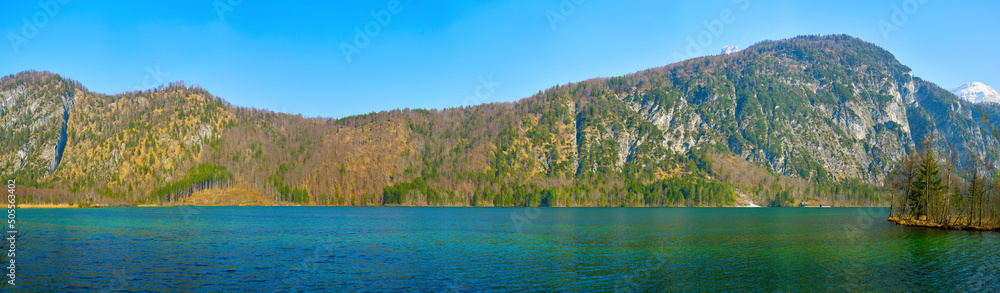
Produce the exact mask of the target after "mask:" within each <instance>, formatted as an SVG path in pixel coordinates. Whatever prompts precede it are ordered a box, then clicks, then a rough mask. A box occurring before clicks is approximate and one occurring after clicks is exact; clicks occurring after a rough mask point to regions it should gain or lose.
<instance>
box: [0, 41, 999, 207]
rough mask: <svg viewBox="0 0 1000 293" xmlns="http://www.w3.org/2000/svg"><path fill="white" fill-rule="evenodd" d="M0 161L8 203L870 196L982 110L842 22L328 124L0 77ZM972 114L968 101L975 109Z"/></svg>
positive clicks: (203, 94)
mask: <svg viewBox="0 0 1000 293" xmlns="http://www.w3.org/2000/svg"><path fill="white" fill-rule="evenodd" d="M0 98H2V99H0V102H2V104H0V121H2V128H3V132H2V133H0V167H2V169H0V170H2V173H3V174H4V175H5V176H8V177H11V176H13V177H14V178H17V180H18V184H19V185H21V186H22V189H21V190H22V191H21V192H23V193H24V194H26V197H25V199H24V200H26V201H27V202H77V203H79V202H91V201H93V202H96V203H104V204H135V203H165V204H171V203H172V204H184V203H193V202H196V203H205V202H209V203H212V202H216V203H218V202H229V203H232V202H239V203H249V204H272V203H277V204H282V203H296V204H318V205H396V204H399V205H455V206H468V205H475V206H673V205H682V206H706V205H707V206H718V205H745V204H749V203H756V204H760V205H765V206H774V205H789V204H794V203H796V202H799V201H809V202H813V203H817V202H827V203H835V204H838V205H880V204H884V198H885V197H884V196H883V195H881V194H880V192H879V191H878V189H877V188H874V187H873V186H877V185H879V184H881V182H882V181H884V179H885V177H886V170H887V169H888V168H890V166H891V165H892V162H893V160H895V159H896V158H898V157H900V156H902V155H905V154H908V153H910V152H912V151H919V150H921V149H922V148H923V147H924V145H925V144H923V143H922V142H923V141H928V142H929V144H926V145H927V146H930V147H933V148H935V149H937V150H941V151H954V152H955V154H956V156H957V157H959V159H960V160H962V159H968V157H970V156H977V157H983V156H985V154H986V153H987V150H989V149H991V148H994V147H996V146H997V141H996V140H995V139H993V138H992V137H991V136H989V135H985V134H984V132H983V131H982V130H983V129H984V128H983V125H982V123H981V122H979V121H980V117H981V116H980V115H982V113H986V114H990V116H988V117H989V118H990V121H991V122H992V123H993V124H994V125H997V124H998V122H1000V121H994V120H996V119H997V117H1000V115H997V114H1000V107H997V106H992V105H990V104H985V105H981V104H975V105H973V104H972V103H970V102H968V101H964V100H961V99H959V98H958V97H957V96H955V95H954V94H952V93H950V92H948V91H946V90H944V89H941V88H940V87H938V86H936V85H934V84H933V83H931V82H928V81H924V80H922V79H920V78H917V77H914V76H913V75H912V73H911V71H910V69H909V68H908V67H906V66H904V65H902V64H900V63H899V62H898V61H897V60H896V59H895V57H894V56H893V55H892V54H891V53H889V52H887V51H885V50H883V49H881V48H879V47H877V46H875V45H873V44H871V43H867V42H864V41H862V40H859V39H856V38H853V37H850V36H845V35H833V36H802V37H796V38H791V39H786V40H778V41H763V42H760V43H757V44H754V45H753V46H750V47H748V48H746V49H744V50H741V51H736V52H734V53H731V54H726V55H716V56H707V57H700V58H694V59H690V60H686V61H682V62H678V63H674V64H670V65H667V66H664V67H658V68H652V69H648V70H644V71H640V72H636V73H633V74H629V75H625V76H619V77H611V78H595V79H590V80H586V81H581V82H577V83H570V84H565V85H559V86H555V87H552V88H549V89H547V90H545V91H539V92H538V93H537V94H535V95H533V96H531V97H527V98H524V99H522V100H520V101H517V102H514V103H492V104H484V105H478V106H472V107H461V108H450V109H442V110H423V109H402V110H391V111H382V112H378V113H370V114H365V115H358V116H352V117H345V118H341V119H332V118H304V117H302V116H301V115H289V114H283V113H275V112H271V111H267V110H260V109H253V108H244V107H238V106H234V105H231V104H229V103H227V102H225V101H223V100H222V99H220V98H218V97H215V96H213V95H212V94H211V93H209V92H208V91H207V90H205V89H202V88H200V87H197V86H188V85H185V84H183V83H171V84H170V85H168V86H163V87H160V88H157V89H153V90H147V91H137V92H129V93H124V94H117V95H107V94H100V93H94V92H91V91H89V90H87V89H86V88H85V87H84V86H83V85H81V84H80V83H78V82H76V81H73V80H70V79H67V78H64V77H62V76H60V75H57V74H52V73H48V72H36V71H28V72H21V73H18V74H14V75H9V76H6V77H3V78H2V79H0ZM979 108H982V111H983V112H982V113H980V111H978V109H979Z"/></svg>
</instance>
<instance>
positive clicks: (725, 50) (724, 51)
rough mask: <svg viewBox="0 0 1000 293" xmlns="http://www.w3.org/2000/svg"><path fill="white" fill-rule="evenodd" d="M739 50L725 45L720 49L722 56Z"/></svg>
mask: <svg viewBox="0 0 1000 293" xmlns="http://www.w3.org/2000/svg"><path fill="white" fill-rule="evenodd" d="M739 50H740V48H737V47H736V46H734V45H726V46H725V47H722V54H732V53H735V52H736V51H739Z"/></svg>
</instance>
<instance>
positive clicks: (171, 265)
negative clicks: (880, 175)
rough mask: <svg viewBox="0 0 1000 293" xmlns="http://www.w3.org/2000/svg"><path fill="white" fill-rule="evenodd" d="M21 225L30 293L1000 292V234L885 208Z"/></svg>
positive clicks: (38, 217)
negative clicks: (892, 214) (917, 223)
mask: <svg viewBox="0 0 1000 293" xmlns="http://www.w3.org/2000/svg"><path fill="white" fill-rule="evenodd" d="M192 211H193V212H192ZM21 212H22V217H23V219H24V221H25V223H24V224H23V226H22V227H23V228H22V229H23V230H25V231H29V233H30V234H29V235H30V238H25V239H24V240H23V241H24V244H23V246H20V247H19V249H23V250H21V251H22V253H19V254H18V258H17V261H18V263H20V264H23V265H22V267H20V269H19V273H20V274H19V279H20V280H19V282H20V283H19V284H18V287H17V288H18V289H21V290H27V291H74V292H75V291H119V292H123V291H148V290H152V291H171V292H172V291H409V290H420V291H436V292H440V291H457V292H460V291H507V290H513V289H526V290H530V291H561V290H566V291H579V290H602V291H606V290H615V291H649V290H658V291H661V290H669V291H705V290H711V291H740V290H751V291H761V290H763V291H802V290H829V291H842V290H851V291H928V290H934V291H952V290H954V289H955V288H964V289H968V290H986V291H997V290H1000V280H998V277H1000V273H998V267H1000V266H998V265H1000V258H998V257H996V254H997V252H1000V241H998V240H1000V236H998V235H997V234H998V233H992V232H967V231H939V230H929V229H923V228H909V227H900V226H896V225H894V224H892V223H889V222H886V221H885V220H884V218H885V216H886V214H887V212H888V210H887V209H881V208H875V209H872V208H831V209H818V208H783V209H780V208H775V209H748V208H542V209H537V210H529V209H518V208H345V207H203V208H202V207H199V208H190V207H187V208H102V209H45V210H42V209H39V210H23V211H21ZM518 215H537V216H536V217H523V216H522V217H518Z"/></svg>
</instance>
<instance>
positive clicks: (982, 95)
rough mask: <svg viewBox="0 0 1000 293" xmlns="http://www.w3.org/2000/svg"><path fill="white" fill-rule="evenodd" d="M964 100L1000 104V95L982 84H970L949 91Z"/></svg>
mask: <svg viewBox="0 0 1000 293" xmlns="http://www.w3.org/2000/svg"><path fill="white" fill-rule="evenodd" d="M948 91H950V92H951V93H953V94H955V95H956V96H958V97H959V98H962V99H963V100H966V101H969V102H973V103H1000V94H997V91H996V90H994V89H993V88H992V87H990V86H988V85H986V84H984V83H981V82H978V81H976V82H970V83H967V84H963V85H962V86H960V87H956V88H953V89H950V90H948Z"/></svg>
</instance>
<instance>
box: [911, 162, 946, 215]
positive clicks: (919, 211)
mask: <svg viewBox="0 0 1000 293" xmlns="http://www.w3.org/2000/svg"><path fill="white" fill-rule="evenodd" d="M918 170H919V172H918V173H917V180H916V182H914V183H913V188H912V191H911V192H910V193H909V194H908V195H907V202H908V204H909V205H910V213H911V215H913V216H916V217H920V216H925V215H927V203H928V201H929V200H930V199H931V198H932V197H934V196H935V195H937V194H938V193H939V192H941V191H943V190H946V189H947V187H945V186H944V185H943V184H942V179H941V175H940V170H939V168H938V163H937V160H935V158H934V153H933V152H932V151H931V150H930V148H928V149H927V151H926V153H925V154H924V156H923V158H922V159H921V161H920V165H919V169H918Z"/></svg>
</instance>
